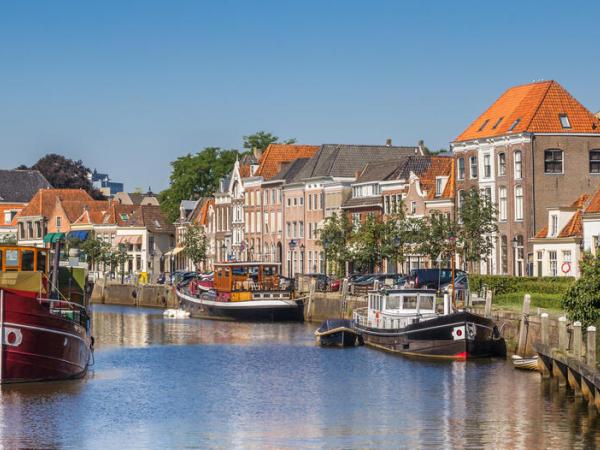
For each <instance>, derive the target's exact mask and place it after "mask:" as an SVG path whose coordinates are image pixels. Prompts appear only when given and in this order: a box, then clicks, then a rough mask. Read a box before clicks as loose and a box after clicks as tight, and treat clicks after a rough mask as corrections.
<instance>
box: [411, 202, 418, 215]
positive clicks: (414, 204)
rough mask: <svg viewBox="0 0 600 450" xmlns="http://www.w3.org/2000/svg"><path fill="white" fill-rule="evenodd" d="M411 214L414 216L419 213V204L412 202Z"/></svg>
mask: <svg viewBox="0 0 600 450" xmlns="http://www.w3.org/2000/svg"><path fill="white" fill-rule="evenodd" d="M410 213H411V214H413V215H415V214H416V213H417V202H410Z"/></svg>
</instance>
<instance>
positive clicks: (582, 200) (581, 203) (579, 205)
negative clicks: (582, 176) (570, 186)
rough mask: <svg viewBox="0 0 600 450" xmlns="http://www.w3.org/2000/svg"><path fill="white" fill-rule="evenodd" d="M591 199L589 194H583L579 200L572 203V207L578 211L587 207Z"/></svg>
mask: <svg viewBox="0 0 600 450" xmlns="http://www.w3.org/2000/svg"><path fill="white" fill-rule="evenodd" d="M589 198H590V195H589V194H581V195H580V196H579V197H577V200H575V201H574V202H573V203H571V205H570V207H571V208H578V209H580V208H583V207H584V206H585V203H586V202H587V201H588V200H589Z"/></svg>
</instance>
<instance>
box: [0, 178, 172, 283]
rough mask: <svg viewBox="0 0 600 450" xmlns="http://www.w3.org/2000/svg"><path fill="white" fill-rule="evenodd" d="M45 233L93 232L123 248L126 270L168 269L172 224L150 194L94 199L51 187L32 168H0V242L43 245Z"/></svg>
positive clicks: (83, 235) (156, 271) (155, 273)
mask: <svg viewBox="0 0 600 450" xmlns="http://www.w3.org/2000/svg"><path fill="white" fill-rule="evenodd" d="M51 233H64V234H65V235H66V236H77V237H79V238H80V239H85V238H86V237H87V236H88V235H90V233H93V234H94V236H96V237H97V238H99V239H102V240H104V241H105V242H108V243H109V244H111V246H112V247H113V248H118V247H119V246H122V247H121V248H124V250H125V251H126V252H127V256H128V258H127V262H126V263H125V267H124V270H125V272H126V273H128V274H141V273H146V274H148V276H149V277H157V276H158V275H159V274H160V273H162V272H164V271H165V270H166V269H167V268H168V260H167V256H166V255H167V254H168V253H169V251H171V250H172V249H173V248H174V246H175V227H174V226H173V224H172V223H170V222H169V221H168V220H167V218H166V216H165V215H164V214H163V213H162V212H161V210H160V205H159V203H158V199H157V198H156V196H155V195H153V194H152V193H146V194H137V193H131V194H130V193H124V192H121V193H118V194H116V195H115V196H113V197H112V198H110V199H109V200H104V201H99V200H94V199H93V198H92V197H91V196H90V195H89V194H88V193H87V192H86V191H84V190H81V189H53V188H52V187H51V186H50V184H49V183H48V182H47V181H46V179H45V178H44V177H43V176H42V175H41V174H40V173H39V172H38V171H33V170H2V171H0V242H12V243H14V242H16V243H18V244H20V245H32V246H44V245H45V243H44V242H45V241H44V238H45V237H47V236H48V235H49V234H51Z"/></svg>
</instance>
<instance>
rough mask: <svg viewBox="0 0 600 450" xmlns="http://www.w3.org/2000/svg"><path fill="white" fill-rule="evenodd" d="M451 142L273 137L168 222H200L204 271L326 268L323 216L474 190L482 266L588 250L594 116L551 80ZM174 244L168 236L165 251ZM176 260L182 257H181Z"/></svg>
mask: <svg viewBox="0 0 600 450" xmlns="http://www.w3.org/2000/svg"><path fill="white" fill-rule="evenodd" d="M450 148H451V150H452V152H451V153H449V154H446V155H440V156H433V155H430V154H428V152H427V151H426V149H425V148H424V146H423V144H422V142H421V143H420V144H419V145H416V146H395V145H392V142H391V141H390V140H388V141H387V142H386V143H385V144H384V145H344V144H324V145H320V146H310V145H287V144H271V145H270V146H269V147H268V148H267V149H266V150H265V152H264V153H262V154H261V153H259V152H254V154H253V155H251V156H245V157H244V158H242V159H241V160H239V161H237V162H236V164H235V165H234V167H233V170H232V172H231V174H230V175H229V176H227V177H226V178H224V179H223V180H221V183H220V186H219V189H218V191H217V192H216V194H215V195H214V197H213V198H206V199H201V200H199V201H197V202H184V203H182V210H181V218H180V220H179V222H178V223H177V224H176V227H177V228H178V229H180V230H182V229H184V228H185V226H186V224H189V223H190V221H194V220H196V222H197V223H200V224H201V225H202V226H204V227H205V231H206V233H207V236H208V238H209V239H208V240H209V251H208V254H209V256H208V261H207V268H210V267H211V265H212V264H213V263H214V262H218V261H232V260H235V261H244V260H258V261H276V262H280V263H281V264H282V269H283V272H284V273H285V274H286V275H291V274H296V273H311V272H324V264H325V261H324V252H323V248H322V247H321V246H320V245H318V231H317V230H319V229H320V228H321V227H322V226H323V223H324V220H325V219H326V218H327V217H328V216H331V215H332V214H333V213H338V214H342V213H343V214H347V215H348V217H349V218H350V219H351V220H352V221H353V222H354V223H359V222H363V221H364V220H365V218H366V217H367V216H368V215H383V214H387V213H389V212H390V211H392V210H393V208H394V206H395V205H396V204H400V202H402V204H403V205H404V208H405V209H406V213H407V214H408V215H412V216H417V217H423V216H428V215H430V214H433V213H442V214H447V215H450V216H452V215H454V214H455V212H456V211H457V209H458V208H460V206H461V200H462V198H463V196H464V195H465V193H466V192H467V191H468V190H470V189H478V190H480V191H481V192H482V193H484V194H485V195H487V196H488V197H489V198H490V199H491V200H492V202H493V203H494V204H495V205H496V207H497V210H498V233H497V235H496V236H493V242H494V248H493V250H492V253H491V254H490V255H489V257H488V258H485V259H484V260H483V261H482V262H481V265H480V267H479V271H480V272H481V273H484V274H508V275H520V276H523V275H556V276H561V275H577V274H578V273H579V267H578V261H579V258H580V255H581V252H582V251H583V250H593V251H595V248H596V243H598V242H599V240H598V232H600V224H596V220H597V218H598V217H600V207H598V206H597V204H598V203H600V200H598V201H595V200H594V199H596V198H597V196H598V193H597V190H598V188H599V187H600V120H599V118H598V116H597V115H594V114H593V113H592V112H590V111H589V110H588V109H586V108H585V107H584V106H583V105H581V103H579V102H578V101H577V100H576V99H575V98H574V97H573V96H572V95H571V94H570V93H569V92H567V91H566V90H565V89H564V88H563V87H562V86H561V85H560V84H559V83H557V82H555V81H541V82H534V83H529V84H525V85H521V86H515V87H511V88H509V89H508V90H506V92H504V93H503V94H502V95H501V96H500V97H499V98H498V99H497V100H496V101H495V102H494V103H493V104H492V105H491V106H490V107H489V108H488V109H486V110H485V111H484V112H483V113H482V114H481V115H479V116H478V117H477V118H476V119H475V120H474V121H473V122H472V123H471V124H469V125H468V126H467V127H466V128H465V130H464V131H463V132H462V133H460V134H459V135H458V137H457V138H456V139H455V140H454V141H453V142H451V143H450ZM584 199H585V200H584ZM200 210H201V211H202V214H199V211H200ZM200 219H201V220H200ZM198 220H200V221H198ZM594 236H595V237H594ZM557 246H558V247H557ZM561 246H563V247H564V246H567V247H569V248H568V249H567V248H566V247H565V248H564V249H563V248H562V247H561ZM554 247H556V249H554ZM181 251H182V247H181V245H180V241H178V246H177V247H176V248H175V250H174V251H173V252H174V253H179V252H181ZM178 264H180V266H181V267H183V266H185V265H186V264H189V262H186V261H185V259H184V258H182V259H181V260H180V261H178ZM429 264H430V262H429V261H427V260H426V259H425V258H422V257H420V256H419V255H412V256H410V257H409V258H408V261H407V262H406V263H405V266H404V267H397V268H391V267H384V268H383V270H387V271H391V270H392V269H397V270H400V271H408V270H410V269H412V268H417V267H424V266H425V267H426V266H428V265H429Z"/></svg>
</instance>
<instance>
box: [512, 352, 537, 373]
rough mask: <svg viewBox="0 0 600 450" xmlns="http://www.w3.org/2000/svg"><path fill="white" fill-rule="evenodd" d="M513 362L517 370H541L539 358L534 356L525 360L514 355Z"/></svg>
mask: <svg viewBox="0 0 600 450" xmlns="http://www.w3.org/2000/svg"><path fill="white" fill-rule="evenodd" d="M512 362H513V366H514V367H515V369H521V370H539V369H538V356H537V355H535V356H532V357H529V358H525V357H523V356H519V355H512Z"/></svg>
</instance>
